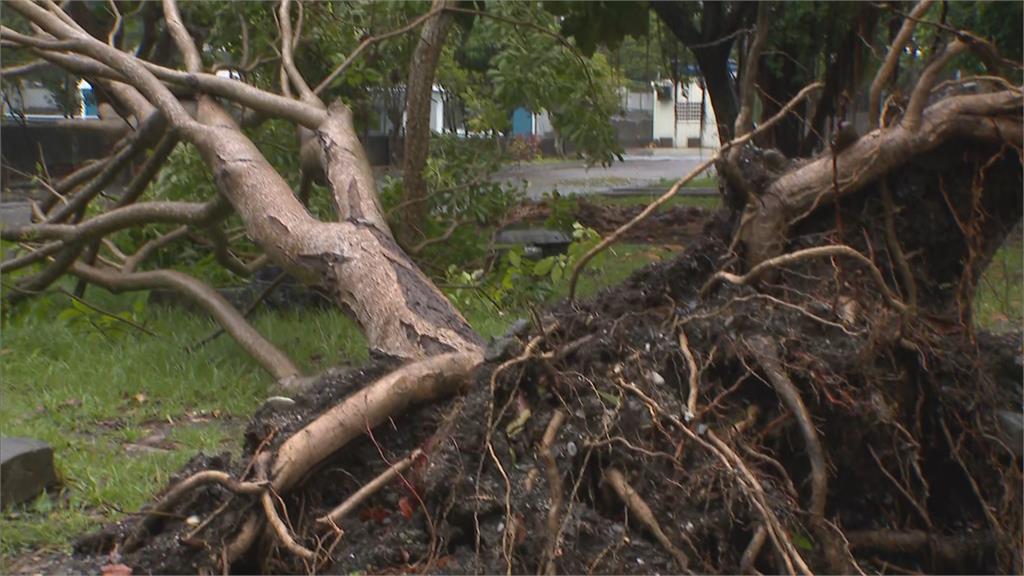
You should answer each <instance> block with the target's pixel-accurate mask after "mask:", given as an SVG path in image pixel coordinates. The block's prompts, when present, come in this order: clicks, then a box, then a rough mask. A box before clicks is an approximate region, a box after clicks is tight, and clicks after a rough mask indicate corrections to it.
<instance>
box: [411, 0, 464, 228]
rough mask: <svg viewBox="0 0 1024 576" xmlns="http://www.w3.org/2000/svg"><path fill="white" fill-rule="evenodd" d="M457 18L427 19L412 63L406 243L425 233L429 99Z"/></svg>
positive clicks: (437, 4) (438, 0)
mask: <svg viewBox="0 0 1024 576" xmlns="http://www.w3.org/2000/svg"><path fill="white" fill-rule="evenodd" d="M444 4H445V0H434V2H433V4H432V6H431V8H432V9H436V8H439V7H441V6H443V5H444ZM454 21H455V20H454V17H453V16H452V15H451V14H448V13H445V12H441V13H439V14H438V15H437V16H434V17H433V18H431V19H430V20H427V22H426V24H424V25H423V30H422V32H421V33H420V41H419V43H418V44H417V45H416V50H415V51H414V52H413V55H412V62H411V63H410V65H409V82H408V83H407V84H406V94H405V110H406V120H405V122H406V124H405V153H404V155H403V162H402V173H403V175H402V184H403V189H404V193H403V194H404V198H403V199H402V201H403V203H404V207H403V209H402V221H401V225H400V227H399V229H398V238H399V241H400V242H401V243H402V244H404V245H406V246H411V245H412V244H415V243H416V242H417V241H419V240H420V239H422V238H423V234H424V230H423V226H424V223H425V221H426V216H427V202H426V198H427V183H426V180H425V179H424V178H423V168H424V167H426V165H427V155H428V153H429V152H430V102H431V98H432V95H433V87H434V72H435V70H436V69H437V62H438V60H440V59H441V50H443V49H444V42H445V39H446V38H447V37H448V31H449V30H451V27H452V24H453V23H454Z"/></svg>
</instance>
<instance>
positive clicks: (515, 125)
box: [512, 107, 533, 136]
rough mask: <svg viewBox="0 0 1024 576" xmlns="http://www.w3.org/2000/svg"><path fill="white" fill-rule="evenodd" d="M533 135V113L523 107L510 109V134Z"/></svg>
mask: <svg viewBox="0 0 1024 576" xmlns="http://www.w3.org/2000/svg"><path fill="white" fill-rule="evenodd" d="M532 135H533V114H531V113H530V111H529V110H527V109H526V108H523V107H519V108H516V109H515V110H513V111H512V136H532Z"/></svg>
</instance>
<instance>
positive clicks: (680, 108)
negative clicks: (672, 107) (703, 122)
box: [676, 102, 700, 124]
mask: <svg viewBox="0 0 1024 576" xmlns="http://www.w3.org/2000/svg"><path fill="white" fill-rule="evenodd" d="M676 119H677V120H678V121H679V122H680V123H683V122H685V123H687V124H690V123H699V122H700V102H677V103H676Z"/></svg>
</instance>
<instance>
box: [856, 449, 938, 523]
mask: <svg viewBox="0 0 1024 576" xmlns="http://www.w3.org/2000/svg"><path fill="white" fill-rule="evenodd" d="M868 452H870V453H871V457H872V458H873V459H874V460H875V464H877V465H878V469H879V470H881V471H882V474H884V475H885V477H886V478H888V479H889V481H890V482H892V484H893V486H895V487H896V490H898V491H899V493H900V494H902V495H903V497H904V498H906V499H907V502H909V503H910V505H911V506H912V507H913V508H914V511H915V512H917V514H918V516H920V517H921V520H922V521H924V525H925V527H926V528H928V529H929V530H931V529H932V520H931V518H929V517H928V511H927V510H926V509H925V508H924V507H923V506H921V504H920V503H919V502H918V501H917V500H915V499H914V497H913V496H911V495H910V492H908V491H907V489H906V488H904V487H903V485H902V484H900V483H899V482H897V481H896V478H895V477H893V475H892V474H890V473H889V471H888V470H886V468H885V465H884V464H882V459H881V458H879V457H878V454H876V453H875V449H874V448H872V447H871V445H868Z"/></svg>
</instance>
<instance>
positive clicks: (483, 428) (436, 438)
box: [83, 157, 1024, 574]
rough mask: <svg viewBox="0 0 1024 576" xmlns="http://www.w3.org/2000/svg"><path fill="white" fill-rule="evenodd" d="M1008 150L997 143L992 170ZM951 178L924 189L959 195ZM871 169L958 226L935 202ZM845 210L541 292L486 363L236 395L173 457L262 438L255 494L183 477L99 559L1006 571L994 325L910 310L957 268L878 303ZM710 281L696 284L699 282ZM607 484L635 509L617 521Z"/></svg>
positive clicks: (1015, 470)
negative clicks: (584, 293) (122, 543)
mask: <svg viewBox="0 0 1024 576" xmlns="http://www.w3.org/2000/svg"><path fill="white" fill-rule="evenodd" d="M986 158H987V157H986ZM1015 161H1016V160H1015V159H1012V158H1009V157H1007V158H1006V159H1004V160H1001V161H1000V162H1005V167H1006V168H1008V170H1007V172H1006V173H1007V174H1014V176H1013V177H1014V178H1017V176H1016V174H1017V172H1019V169H1018V165H1016V164H1014V162H1015ZM922 180H924V181H929V182H934V173H926V174H925V176H924V177H922ZM966 180H968V181H967V182H964V181H959V182H954V181H953V180H951V181H950V182H949V185H948V188H949V194H948V196H949V200H950V203H951V204H952V205H953V206H954V207H956V208H958V209H963V201H964V199H965V197H968V196H969V188H970V186H971V182H970V181H969V180H970V179H966ZM892 182H893V185H894V186H905V187H908V188H909V191H908V189H907V188H901V189H899V192H900V193H899V197H900V198H901V199H905V201H906V202H908V203H912V202H917V203H920V204H922V205H924V206H925V208H926V209H928V210H931V211H930V212H929V222H934V221H935V220H936V219H939V218H947V219H949V220H948V221H947V222H946V223H947V224H948V225H949V226H950V228H949V230H953V231H954V234H951V235H949V236H951V237H952V238H954V239H959V238H960V236H958V235H957V234H956V233H955V229H956V228H955V227H956V223H955V222H953V221H952V218H951V216H950V210H949V208H948V207H947V206H946V204H945V200H943V199H942V198H931V199H930V201H931V204H929V203H928V202H929V200H928V198H925V197H924V196H923V194H925V192H924V191H926V190H928V188H927V187H925V186H920V187H917V185H916V184H912V185H908V184H907V183H906V182H905V180H903V179H901V178H898V177H895V178H894V179H893V180H892ZM911 182H912V183H913V182H914V181H913V180H911ZM916 191H921V192H920V194H922V196H915V195H914V193H915V192H916ZM872 202H873V203H872ZM844 209H845V210H847V211H848V213H847V214H844V218H845V219H846V220H845V221H846V222H847V223H849V224H850V226H849V227H847V229H850V230H851V231H852V230H853V229H855V228H854V227H855V226H857V225H861V226H864V224H863V223H862V222H860V221H858V218H861V219H864V220H868V221H870V223H871V224H873V225H874V227H873V228H869V229H868V233H864V234H861V233H860V231H859V230H858V231H857V236H854V235H852V234H850V235H847V236H846V237H842V238H837V239H832V241H837V242H843V244H842V245H825V246H821V245H819V244H820V243H821V242H824V241H828V240H823V238H828V236H829V234H832V233H834V231H833V229H832V228H831V224H832V223H831V222H830V221H827V220H823V221H820V222H818V225H819V226H820V227H817V228H814V227H811V228H809V229H808V230H807V235H806V236H803V237H801V238H799V239H797V240H794V241H793V242H792V243H791V245H790V246H788V247H787V250H788V251H790V252H791V253H792V254H794V255H796V256H795V257H793V258H790V259H788V260H785V261H784V262H783V261H775V263H776V264H778V266H776V267H775V268H774V270H776V271H777V274H776V275H775V278H774V279H773V280H772V281H771V282H767V281H765V282H761V283H760V284H759V286H758V287H757V291H755V290H754V288H753V287H751V286H750V285H749V283H752V282H753V281H754V280H755V279H756V274H755V275H754V276H750V277H747V278H746V279H744V277H743V276H742V275H738V274H737V275H733V276H735V277H736V278H737V279H740V280H741V281H740V282H738V283H734V282H732V281H731V280H730V278H729V277H728V276H726V275H727V274H728V273H724V272H719V270H718V267H719V266H720V262H722V261H724V260H726V259H727V258H728V252H727V250H728V249H727V244H728V241H729V240H730V237H731V235H730V234H729V233H728V232H726V231H723V232H722V233H721V234H717V235H714V234H713V235H709V236H708V237H707V238H705V239H703V240H702V241H701V242H700V243H698V244H697V245H695V246H694V247H693V248H692V250H691V251H690V252H689V253H687V254H684V255H682V256H680V257H679V258H678V259H676V260H674V261H672V262H667V263H664V264H662V265H659V266H657V267H654V268H651V269H648V270H645V271H643V272H640V273H638V275H636V276H635V277H634V278H632V279H631V280H630V281H628V282H627V283H625V284H624V285H623V286H620V287H618V288H616V289H615V290H614V291H612V292H610V293H608V294H606V295H603V296H599V297H598V299H596V300H594V301H584V302H576V303H574V304H573V305H571V306H570V305H565V306H562V307H556V308H555V309H554V310H553V311H551V313H550V314H551V316H550V317H545V320H544V324H545V326H544V328H543V329H533V330H532V331H527V333H525V334H520V333H515V334H512V335H510V337H513V336H514V337H516V338H519V343H518V344H514V345H512V346H510V347H508V348H507V349H505V350H504V351H503V352H501V354H502V355H500V356H499V357H492V358H491V359H490V360H489V361H486V362H482V363H481V362H480V358H479V356H476V355H475V354H450V355H448V356H447V357H445V356H440V357H437V358H435V359H432V360H426V361H421V362H416V363H411V364H407V365H404V366H402V365H397V363H396V362H395V361H380V362H374V363H371V364H370V365H368V366H367V367H365V368H363V369H361V370H352V371H348V372H343V373H338V374H332V375H329V376H326V377H324V378H323V379H321V380H319V381H317V382H314V383H312V384H311V385H310V387H309V388H308V389H307V390H305V391H303V392H302V393H300V394H296V395H295V400H296V403H295V405H293V406H288V407H278V408H273V407H267V408H264V409H261V411H260V412H259V413H258V414H257V415H256V416H255V417H254V419H253V422H252V423H251V424H250V428H249V431H248V432H247V442H246V452H245V455H244V457H243V459H242V460H241V461H240V462H239V463H238V464H237V465H227V464H225V463H223V462H219V463H217V462H214V463H211V462H208V461H205V460H197V461H196V462H194V463H193V464H192V465H190V468H189V472H193V471H197V470H204V469H210V468H218V469H222V470H223V471H224V473H225V474H228V475H230V477H231V478H237V479H240V481H243V482H257V481H258V480H259V478H260V476H259V474H258V473H257V474H256V475H251V474H250V473H249V472H248V471H247V470H246V468H247V467H246V466H245V464H246V462H247V461H250V460H259V461H260V462H262V458H265V459H266V466H267V468H266V469H267V470H268V472H269V474H268V476H269V478H270V479H271V480H272V481H273V489H274V490H273V491H272V492H271V491H266V492H264V491H262V490H261V491H259V492H258V493H256V494H251V495H250V494H235V493H234V492H232V491H230V490H229V489H227V488H223V487H222V486H221V485H220V484H217V483H212V484H206V485H204V486H206V487H205V488H199V489H193V490H190V491H189V496H188V497H186V498H180V499H176V503H175V504H174V505H173V506H170V507H167V512H168V515H167V516H161V517H160V518H161V519H160V521H159V522H152V521H151V522H152V523H151V526H153V527H154V530H147V531H146V532H145V534H146V535H147V538H145V539H144V541H143V542H142V546H141V547H139V548H138V549H136V550H134V551H131V552H126V553H125V563H127V564H128V565H130V566H133V568H137V571H138V572H143V571H147V570H148V571H153V572H191V571H200V570H216V571H220V570H224V569H227V570H231V571H235V572H255V571H260V570H266V571H277V572H302V571H306V570H313V569H315V570H317V571H328V572H332V573H351V572H353V571H365V572H398V571H425V572H432V573H442V572H443V573H510V572H511V573H514V574H521V573H534V574H536V573H545V574H551V573H586V572H593V573H651V572H659V573H670V572H676V571H679V570H680V569H681V564H680V561H681V560H683V559H685V561H686V567H687V569H690V570H693V571H695V572H701V573H738V572H744V573H757V572H766V573H767V572H776V571H777V572H790V573H801V574H809V573H825V572H833V571H847V572H852V571H857V570H862V571H863V572H865V573H881V572H885V571H889V570H892V569H893V568H892V567H893V566H898V567H900V568H902V569H904V570H906V571H910V572H942V571H945V572H1013V571H1017V570H1018V567H1019V566H1020V554H1019V546H1018V545H1017V542H1018V541H1019V538H1020V535H1021V534H1022V532H1024V531H1022V526H1021V513H1020V510H1021V509H1022V505H1021V503H1022V501H1024V498H1022V495H1021V490H1020V486H1021V475H1022V473H1021V470H1020V463H1019V460H1018V459H1017V457H1016V456H1015V455H1014V453H1013V452H1012V450H1007V449H1006V448H1005V446H1004V445H1003V444H1004V443H1003V442H1002V440H1001V436H1000V431H999V420H998V414H999V411H1000V410H1010V409H1012V408H1014V407H1016V406H1019V403H1020V401H1021V398H1020V391H1019V365H1018V364H1017V363H1016V361H1015V360H1014V358H1015V357H1016V355H1019V350H1020V342H1019V337H1018V336H1013V337H1010V338H1006V337H1004V338H992V337H990V336H987V335H985V334H983V333H978V334H974V335H972V334H971V333H969V332H968V331H964V330H962V329H961V328H960V326H959V324H958V323H956V322H952V323H950V322H948V321H944V320H942V318H945V317H941V318H939V320H935V319H933V318H934V317H933V316H932V315H931V314H932V313H933V312H934V311H936V310H940V309H941V306H942V305H947V306H948V307H947V308H946V309H947V310H948V309H955V306H956V305H957V303H956V302H954V301H943V300H941V299H937V298H936V297H935V294H936V293H937V292H936V290H937V289H936V285H937V284H936V283H935V282H947V281H949V280H951V282H952V285H954V286H955V285H956V282H957V281H958V280H959V278H960V273H961V270H960V269H951V270H948V271H944V270H941V269H938V268H933V269H932V271H931V272H932V273H933V274H934V275H935V276H934V277H935V278H937V279H936V280H934V281H933V278H931V277H928V275H917V276H916V278H917V279H918V281H919V295H918V298H919V305H920V308H919V310H928V311H929V313H920V314H908V313H904V312H903V310H902V309H901V308H900V307H899V306H892V305H883V304H881V303H882V302H883V301H885V299H886V295H885V293H884V292H883V287H884V283H881V282H879V276H881V277H882V278H890V279H891V278H894V277H898V272H896V270H895V268H894V266H895V263H894V262H892V261H889V260H888V259H886V258H884V257H877V256H876V254H877V253H876V252H872V246H873V245H872V242H876V244H875V245H877V244H878V243H879V242H878V240H879V239H883V240H882V241H884V231H883V230H882V228H881V227H882V226H883V225H884V219H883V218H882V216H881V212H880V209H881V206H880V205H879V203H878V202H877V199H876V200H874V201H865V203H864V204H863V205H853V204H851V203H844ZM932 215H934V216H935V218H934V219H933V218H931V216H932ZM930 225H932V224H930ZM711 229H712V230H714V228H713V227H711ZM823 231H824V232H825V233H823ZM929 234H932V231H929ZM929 237H930V236H929ZM921 238H922V235H921V234H916V233H914V230H913V229H911V230H909V231H908V232H906V233H904V234H901V238H900V240H901V242H902V243H904V244H905V245H906V247H907V249H908V251H914V250H917V251H918V252H919V253H918V254H917V255H915V256H914V257H912V258H910V259H909V260H908V262H910V263H911V264H912V265H915V266H917V265H920V263H921V262H936V261H946V260H949V254H951V253H952V251H951V250H950V248H949V247H948V245H946V244H936V245H931V244H921V243H920V242H921ZM808 248H810V250H808ZM851 252H855V253H857V254H859V255H862V256H860V258H857V257H856V256H854V255H853V254H852V253H851ZM908 253H909V252H908ZM868 254H870V255H872V256H871V257H870V258H869V257H868V256H866V255H868ZM939 255H941V256H943V257H945V260H932V258H933V257H935V258H938V256H939ZM830 256H837V257H853V258H856V259H857V260H858V262H860V263H865V261H867V262H871V263H872V264H873V266H874V267H875V268H876V269H877V270H878V272H879V274H878V275H876V274H874V273H873V272H871V271H869V270H868V269H867V268H861V267H859V266H858V267H857V268H856V270H851V271H849V272H846V271H844V272H845V273H844V274H842V275H841V276H842V278H841V282H837V281H836V279H835V278H836V276H835V266H836V264H837V262H836V261H835V259H833V258H830ZM840 262H841V261H840ZM782 263H784V264H785V265H784V266H782V265H781V264H782ZM774 265H775V264H766V266H774ZM761 270H765V268H762V269H761ZM853 272H860V273H853ZM712 278H714V282H716V283H721V284H717V285H716V286H717V287H716V289H714V290H710V289H709V290H707V291H705V292H704V294H703V295H702V294H701V290H700V288H701V287H702V286H705V285H707V284H708V283H709V281H712ZM761 278H763V276H761ZM722 280H725V282H722ZM722 284H725V285H722ZM890 286H891V282H890ZM893 294H894V293H893ZM893 294H890V296H892V297H894V298H898V297H896V296H893ZM953 317H954V318H955V317H956V315H955V314H954V315H953ZM680 328H685V334H684V336H685V338H681V337H680ZM972 338H973V340H972ZM478 364H479V366H478ZM456 375H461V376H460V377H461V378H462V380H461V381H460V380H459V378H456ZM655 375H656V376H655ZM449 376H450V377H451V378H450V379H448V377H449ZM762 378H763V381H762V380H761V379H762ZM695 379H696V383H695V382H694V380H695ZM465 382H469V383H470V385H465V384H464V383H465ZM766 383H767V386H765V384H766ZM453 396H454V398H452V397H453ZM691 407H692V408H691ZM688 410H693V411H694V412H695V414H694V418H692V419H690V420H689V421H687V420H686V418H685V417H684V415H685V414H686V413H687V411H688ZM368 432H369V433H370V434H372V437H371V436H370V434H368ZM271 433H273V434H271ZM268 437H269V438H272V439H271V440H267V439H268ZM258 455H265V456H258ZM880 464H884V466H881V465H880ZM255 468H257V470H258V469H259V466H256V467H255ZM187 475H188V474H186V476H187ZM399 478H400V479H401V481H398V480H399ZM627 479H628V480H627ZM641 495H642V497H641ZM638 501H642V502H643V503H645V504H646V506H640V505H639V504H638ZM226 502H230V505H227V506H226V507H225V503H226ZM339 502H341V503H342V504H341V506H339V504H338V503H339ZM624 503H625V504H624ZM624 508H625V509H629V513H628V515H627V516H626V518H627V519H628V521H629V523H630V526H632V527H634V528H636V527H642V529H641V530H627V527H626V522H625V521H624V519H623V510H624ZM339 510H340V511H341V512H339ZM269 511H273V512H274V515H273V516H271V515H270V514H269ZM638 511H639V512H638ZM189 517H198V518H201V519H203V520H202V521H203V523H205V527H204V529H203V532H202V538H203V540H202V541H200V540H199V539H198V538H196V539H195V540H194V541H192V542H191V544H189V543H183V541H182V540H181V536H182V535H186V536H187V535H188V534H189V533H191V532H192V530H193V525H194V524H195V522H194V521H193V522H192V523H191V524H189V523H186V522H184V521H183V519H184V518H189ZM325 518H335V519H336V520H337V521H335V522H331V521H325V520H324V519H325ZM275 519H276V520H275ZM134 521H136V522H141V521H144V520H142V519H137V520H134ZM339 525H340V526H339ZM638 525H639V526H638ZM133 527H134V526H133ZM157 528H159V529H157ZM118 541H119V540H118V539H117V538H116V537H111V538H109V539H108V540H103V542H106V545H105V546H103V545H98V544H94V545H93V546H92V547H91V548H90V550H98V551H100V552H103V551H106V552H109V550H110V546H112V544H111V543H112V542H113V543H116V542H118ZM94 542H95V541H94ZM258 542H259V543H265V544H267V545H261V544H258ZM666 542H667V543H669V544H670V545H671V546H666ZM183 544H184V545H183ZM971 546H973V548H972V547H971ZM298 547H301V548H298ZM83 549H84V548H83ZM122 550H124V548H122ZM684 551H685V552H684Z"/></svg>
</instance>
